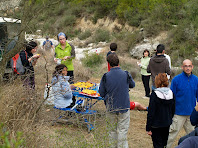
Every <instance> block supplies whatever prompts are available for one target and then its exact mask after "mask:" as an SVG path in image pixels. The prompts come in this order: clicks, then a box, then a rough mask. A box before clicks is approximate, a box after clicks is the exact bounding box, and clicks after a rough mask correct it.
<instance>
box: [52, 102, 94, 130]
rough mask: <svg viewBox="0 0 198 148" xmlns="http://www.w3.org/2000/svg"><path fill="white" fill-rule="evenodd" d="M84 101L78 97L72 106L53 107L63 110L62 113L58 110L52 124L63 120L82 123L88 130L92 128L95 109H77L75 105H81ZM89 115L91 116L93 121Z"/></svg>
mask: <svg viewBox="0 0 198 148" xmlns="http://www.w3.org/2000/svg"><path fill="white" fill-rule="evenodd" d="M83 103H84V100H83V99H78V100H77V101H76V103H75V105H74V106H73V107H72V108H57V107H55V106H54V107H53V108H54V109H57V110H59V111H63V113H60V112H59V115H58V118H56V120H54V121H53V123H52V125H54V124H55V123H57V122H59V121H64V122H71V123H77V124H78V125H79V123H84V124H86V125H87V128H88V132H90V131H91V130H92V129H94V126H95V122H96V111H95V110H89V109H86V108H85V110H79V109H77V108H76V107H77V106H78V105H81V104H83ZM91 116H93V121H92V118H91Z"/></svg>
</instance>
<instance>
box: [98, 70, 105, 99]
mask: <svg viewBox="0 0 198 148" xmlns="http://www.w3.org/2000/svg"><path fill="white" fill-rule="evenodd" d="M105 77H106V75H105V74H104V75H103V77H102V79H101V81H100V86H99V93H100V96H101V97H103V98H105V95H106V89H105V80H104V79H105Z"/></svg>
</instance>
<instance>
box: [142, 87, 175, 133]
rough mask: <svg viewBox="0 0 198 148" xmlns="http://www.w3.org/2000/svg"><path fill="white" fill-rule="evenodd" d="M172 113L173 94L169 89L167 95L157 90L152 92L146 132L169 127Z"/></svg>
mask: <svg viewBox="0 0 198 148" xmlns="http://www.w3.org/2000/svg"><path fill="white" fill-rule="evenodd" d="M167 89H169V88H167ZM174 112H175V99H174V95H173V92H172V91H171V90H170V89H169V90H168V93H167V94H165V93H164V92H161V91H158V90H155V91H153V92H152V93H151V97H150V102H149V107H148V114H147V124H146V131H151V128H160V127H168V126H170V125H171V124H172V118H173V116H174Z"/></svg>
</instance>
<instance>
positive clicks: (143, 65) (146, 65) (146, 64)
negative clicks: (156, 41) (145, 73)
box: [141, 61, 149, 70]
mask: <svg viewBox="0 0 198 148" xmlns="http://www.w3.org/2000/svg"><path fill="white" fill-rule="evenodd" d="M148 64H149V61H148V62H146V63H145V64H142V62H141V68H142V69H145V70H147V67H148Z"/></svg>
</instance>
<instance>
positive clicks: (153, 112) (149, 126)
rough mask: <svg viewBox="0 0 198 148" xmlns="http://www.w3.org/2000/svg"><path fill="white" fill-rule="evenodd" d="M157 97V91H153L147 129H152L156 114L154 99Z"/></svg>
mask: <svg viewBox="0 0 198 148" xmlns="http://www.w3.org/2000/svg"><path fill="white" fill-rule="evenodd" d="M155 97H156V95H155V93H154V92H152V94H151V97H150V101H149V106H148V114H147V123H146V131H151V126H152V121H153V117H154V114H155V101H154V98H155Z"/></svg>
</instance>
